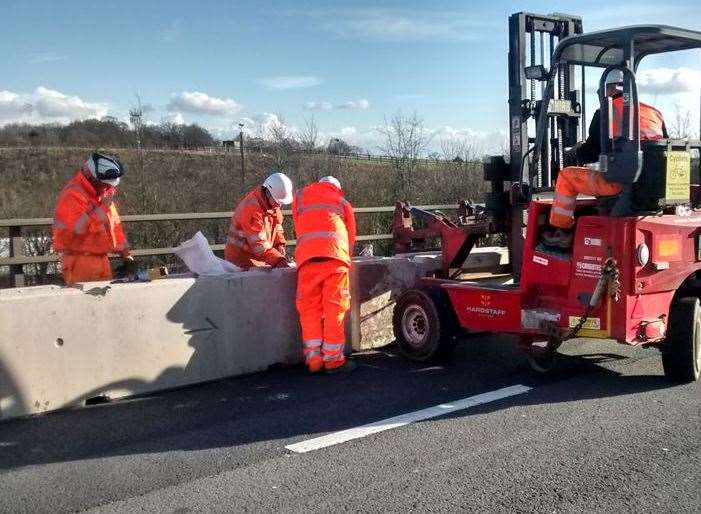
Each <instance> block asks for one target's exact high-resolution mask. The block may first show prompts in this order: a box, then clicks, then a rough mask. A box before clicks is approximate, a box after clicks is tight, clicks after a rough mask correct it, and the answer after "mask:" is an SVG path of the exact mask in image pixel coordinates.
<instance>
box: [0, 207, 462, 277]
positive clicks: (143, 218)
mask: <svg viewBox="0 0 701 514" xmlns="http://www.w3.org/2000/svg"><path fill="white" fill-rule="evenodd" d="M417 207H419V208H420V209H424V210H440V209H442V210H453V209H457V205H419V206H417ZM354 210H355V213H356V214H374V213H382V212H392V211H394V207H387V206H383V207H356V208H355V209H354ZM283 212H284V213H285V214H286V215H290V214H291V212H290V211H283ZM229 218H231V212H188V213H178V214H135V215H127V216H122V217H121V219H122V221H123V222H124V223H138V222H154V221H176V220H186V221H191V220H217V219H229ZM52 223H53V219H52V218H29V219H21V218H14V219H5V220H0V229H3V228H7V229H9V233H10V245H9V247H10V248H9V250H10V251H9V254H10V256H9V257H0V268H3V267H8V266H9V268H10V284H11V285H14V287H22V286H24V283H25V281H24V265H26V264H38V263H49V262H57V261H58V260H59V257H58V255H57V254H55V253H51V254H47V255H25V253H24V248H25V241H24V236H23V235H22V229H23V228H25V227H46V226H50V225H51V224H52ZM387 239H392V234H365V235H359V236H358V237H357V238H356V240H357V241H382V240H387ZM287 244H288V245H289V246H294V245H295V244H296V241H295V240H294V239H292V240H288V241H287ZM210 247H211V248H212V250H214V251H217V250H223V249H224V244H223V243H220V244H213V245H210ZM131 253H132V255H134V256H136V257H150V256H154V255H168V254H174V253H175V248H173V247H169V248H139V249H133V250H132V252H131Z"/></svg>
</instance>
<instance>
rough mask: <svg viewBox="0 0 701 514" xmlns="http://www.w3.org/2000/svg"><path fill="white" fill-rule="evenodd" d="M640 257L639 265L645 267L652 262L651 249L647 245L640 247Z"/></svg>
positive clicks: (638, 255) (638, 251)
mask: <svg viewBox="0 0 701 514" xmlns="http://www.w3.org/2000/svg"><path fill="white" fill-rule="evenodd" d="M636 254H637V257H638V264H640V265H641V266H645V265H646V264H647V263H648V262H649V260H650V249H649V248H648V247H647V245H646V244H645V243H641V244H639V245H638V250H637V252H636Z"/></svg>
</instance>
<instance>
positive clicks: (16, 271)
mask: <svg viewBox="0 0 701 514" xmlns="http://www.w3.org/2000/svg"><path fill="white" fill-rule="evenodd" d="M22 256H24V237H22V227H18V226H13V227H10V257H22ZM10 283H12V284H14V286H15V287H23V286H24V266H23V265H22V264H12V265H11V266H10Z"/></svg>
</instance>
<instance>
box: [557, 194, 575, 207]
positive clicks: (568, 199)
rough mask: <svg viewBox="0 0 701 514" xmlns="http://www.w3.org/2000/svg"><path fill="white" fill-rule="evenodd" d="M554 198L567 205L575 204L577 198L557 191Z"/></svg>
mask: <svg viewBox="0 0 701 514" xmlns="http://www.w3.org/2000/svg"><path fill="white" fill-rule="evenodd" d="M553 200H555V201H556V202H560V203H564V204H565V205H573V204H574V203H575V202H576V201H577V200H576V199H575V198H573V197H571V196H567V195H563V194H561V193H555V196H553Z"/></svg>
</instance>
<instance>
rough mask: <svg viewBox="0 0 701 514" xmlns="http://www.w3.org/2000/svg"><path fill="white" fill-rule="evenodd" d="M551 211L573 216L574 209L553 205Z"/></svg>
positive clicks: (569, 216)
mask: <svg viewBox="0 0 701 514" xmlns="http://www.w3.org/2000/svg"><path fill="white" fill-rule="evenodd" d="M553 212H554V213H555V214H560V215H561V216H567V217H568V218H571V217H572V216H574V211H573V210H570V209H563V208H562V207H558V206H555V207H553Z"/></svg>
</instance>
